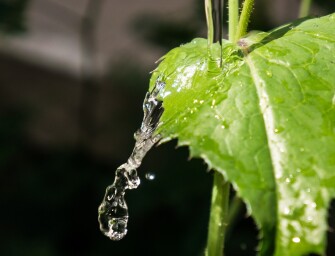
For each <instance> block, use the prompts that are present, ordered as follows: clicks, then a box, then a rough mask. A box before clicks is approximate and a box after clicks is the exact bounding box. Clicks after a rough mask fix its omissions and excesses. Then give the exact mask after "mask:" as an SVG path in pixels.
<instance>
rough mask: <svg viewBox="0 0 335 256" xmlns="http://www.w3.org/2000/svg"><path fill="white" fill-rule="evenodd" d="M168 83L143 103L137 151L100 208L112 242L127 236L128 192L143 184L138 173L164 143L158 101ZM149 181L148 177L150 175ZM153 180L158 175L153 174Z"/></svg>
mask: <svg viewBox="0 0 335 256" xmlns="http://www.w3.org/2000/svg"><path fill="white" fill-rule="evenodd" d="M164 86H165V83H163V82H160V81H157V82H156V84H155V87H154V89H153V90H152V92H148V93H147V95H146V96H145V99H144V102H143V112H144V117H143V121H142V124H141V128H140V129H139V130H138V131H137V132H136V133H135V135H134V138H135V140H136V142H135V147H134V149H133V152H132V153H131V155H130V157H129V159H128V161H127V162H126V163H124V164H122V165H121V166H120V167H119V168H117V170H116V171H115V179H114V183H113V184H112V185H110V186H109V187H107V189H106V193H105V196H104V199H103V201H102V203H101V204H100V206H99V210H98V213H99V217H98V221H99V223H100V230H101V232H102V233H103V234H104V235H106V236H108V237H109V238H110V239H111V240H114V241H118V240H120V239H122V238H123V237H124V236H125V235H126V234H127V223H128V218H129V215H128V207H127V203H126V201H125V198H124V196H125V193H126V190H127V189H135V188H137V187H138V186H139V184H140V179H139V177H138V176H137V171H136V169H137V168H138V167H139V166H140V165H141V163H142V160H143V158H144V156H145V155H146V153H147V152H148V151H149V150H150V149H151V148H152V146H153V145H155V144H156V143H157V142H158V141H159V140H160V135H154V131H155V130H156V128H157V126H158V123H159V119H160V117H161V115H162V114H163V111H164V108H163V105H162V104H163V102H162V101H159V100H158V99H157V96H158V94H159V93H160V92H161V91H162V90H163V89H164ZM146 177H147V175H146ZM149 177H150V179H154V177H155V176H154V175H153V174H150V176H149Z"/></svg>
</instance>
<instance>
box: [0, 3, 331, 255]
mask: <svg viewBox="0 0 335 256" xmlns="http://www.w3.org/2000/svg"><path fill="white" fill-rule="evenodd" d="M299 2H300V1H290V0H285V1H283V0H276V1H265V0H256V7H255V11H254V13H253V16H252V22H251V24H250V26H251V28H252V29H257V30H268V29H271V28H273V27H275V26H278V25H280V24H282V23H284V22H288V21H290V20H293V19H295V18H296V17H297V13H298V7H299ZM334 11H335V2H334V1H333V0H323V1H321V0H319V1H314V3H313V8H312V14H313V15H324V14H327V13H332V12H334ZM225 19H227V17H225ZM225 34H227V32H225ZM205 36H206V26H205V15H204V8H203V1H202V0H184V1H179V0H170V1H166V0H165V1H164V0H142V1H138V0H137V1H135V0H129V1H116V0H85V1H84V0H68V1H66V0H62V1H57V0H12V1H11V0H0V175H1V176H0V204H1V213H0V238H1V242H0V255H4V256H7V255H13V256H21V255H43V256H44V255H45V256H53V255H55V256H56V255H202V253H203V250H204V247H205V242H206V236H207V221H208V216H209V203H210V194H211V184H212V173H211V172H210V171H208V170H207V167H206V165H205V164H204V163H203V161H202V160H199V159H193V160H189V159H188V150H187V148H178V149H176V142H175V141H174V142H170V143H168V144H165V145H162V146H160V147H158V148H154V149H152V150H151V151H150V152H149V154H148V155H147V156H146V158H145V160H144V162H143V164H142V166H141V167H140V168H139V170H138V172H139V175H140V177H141V180H142V181H141V185H140V187H139V188H138V189H136V190H133V191H129V192H128V193H127V202H128V207H129V212H130V220H129V226H128V234H127V236H126V237H125V238H124V239H123V240H122V241H119V242H113V241H110V240H109V239H108V238H106V237H104V236H103V235H102V234H101V232H100V231H99V225H98V222H97V209H98V206H99V204H100V202H101V200H102V198H103V195H104V191H105V188H106V187H107V186H108V185H110V184H111V183H112V182H113V179H114V171H115V169H116V168H117V167H118V166H119V165H120V164H122V163H123V162H125V161H126V160H127V158H128V156H129V155H130V153H131V151H132V147H133V145H134V140H133V133H134V132H135V131H136V129H137V128H138V127H139V126H140V123H141V120H142V106H141V105H142V100H143V98H144V95H145V93H146V90H147V86H148V81H149V78H150V71H152V70H153V69H154V68H155V65H156V64H155V61H156V60H157V59H159V58H160V57H161V56H162V55H164V53H165V52H167V51H168V50H170V49H171V48H173V47H176V46H178V45H180V44H183V43H186V42H188V41H190V40H191V39H192V38H194V37H205ZM146 173H153V174H154V175H155V179H154V180H147V179H145V174H146ZM330 216H331V217H332V218H330V220H329V221H330V226H331V227H334V218H333V217H334V211H333V210H332V208H331V214H330ZM257 235H258V234H257V230H256V229H255V225H254V223H253V221H252V219H251V218H249V217H248V216H247V215H246V212H245V209H241V210H240V213H239V214H238V216H237V219H236V223H235V225H234V229H233V231H232V232H231V233H230V235H229V239H228V241H227V249H226V250H227V255H228V256H229V255H234V256H238V255H255V251H256V246H257ZM328 239H329V246H328V252H327V255H335V250H334V246H335V245H334V244H335V243H334V241H335V237H334V234H333V231H332V230H330V232H329V233H328Z"/></svg>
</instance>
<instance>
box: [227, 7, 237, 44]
mask: <svg viewBox="0 0 335 256" xmlns="http://www.w3.org/2000/svg"><path fill="white" fill-rule="evenodd" d="M238 6H239V0H229V2H228V18H229V20H228V38H229V40H230V41H231V42H235V36H236V30H237V25H238Z"/></svg>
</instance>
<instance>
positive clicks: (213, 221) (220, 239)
mask: <svg viewBox="0 0 335 256" xmlns="http://www.w3.org/2000/svg"><path fill="white" fill-rule="evenodd" d="M229 193H230V184H229V182H226V181H225V179H224V177H223V175H222V174H221V173H219V172H217V171H215V172H214V181H213V190H212V200H211V211H210V217H209V229H208V238H207V249H206V253H205V255H206V256H223V255H224V253H223V250H224V241H225V231H226V227H227V224H228V223H227V219H228V208H229Z"/></svg>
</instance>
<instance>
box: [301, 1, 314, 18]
mask: <svg viewBox="0 0 335 256" xmlns="http://www.w3.org/2000/svg"><path fill="white" fill-rule="evenodd" d="M311 4H312V0H301V3H300V9H299V18H303V17H306V16H307V15H308V14H309V10H310V9H311Z"/></svg>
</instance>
